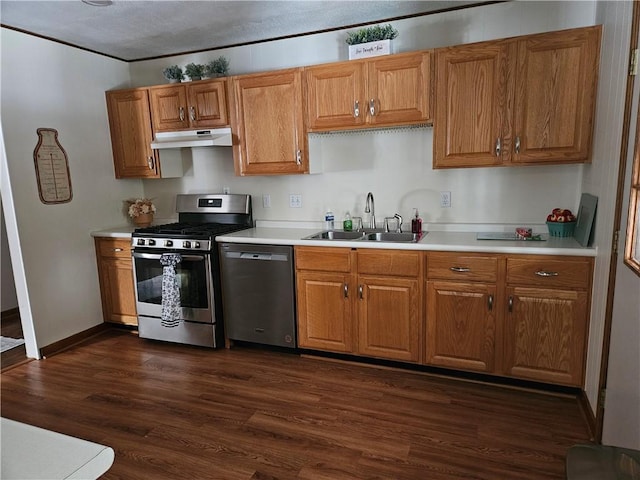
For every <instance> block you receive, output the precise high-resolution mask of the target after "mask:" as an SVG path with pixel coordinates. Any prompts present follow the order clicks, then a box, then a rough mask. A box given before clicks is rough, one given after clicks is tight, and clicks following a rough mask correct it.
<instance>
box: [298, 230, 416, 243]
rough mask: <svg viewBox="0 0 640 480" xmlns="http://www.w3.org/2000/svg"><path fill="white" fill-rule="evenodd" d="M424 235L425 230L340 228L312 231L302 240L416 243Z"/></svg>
mask: <svg viewBox="0 0 640 480" xmlns="http://www.w3.org/2000/svg"><path fill="white" fill-rule="evenodd" d="M424 235H426V232H422V233H421V234H418V233H409V232H406V233H405V232H401V233H399V232H380V231H366V230H365V231H362V232H345V231H342V230H326V231H323V232H318V233H314V234H313V235H309V236H308V237H304V238H303V240H342V241H345V240H347V241H350V240H355V241H358V242H405V243H416V242H418V241H420V239H421V238H422V237H423V236H424Z"/></svg>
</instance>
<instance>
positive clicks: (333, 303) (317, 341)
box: [296, 271, 353, 353]
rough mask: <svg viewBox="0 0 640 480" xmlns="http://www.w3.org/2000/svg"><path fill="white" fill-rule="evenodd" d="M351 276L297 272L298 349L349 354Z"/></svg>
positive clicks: (350, 336) (350, 349) (350, 341)
mask: <svg viewBox="0 0 640 480" xmlns="http://www.w3.org/2000/svg"><path fill="white" fill-rule="evenodd" d="M350 280H351V276H350V275H348V274H346V275H345V274H340V273H326V272H306V271H298V272H297V275H296V290H297V294H298V296H297V308H298V345H299V346H300V347H302V348H317V349H320V350H328V351H333V352H345V353H349V352H352V351H353V339H352V308H353V304H352V302H351V300H350V297H349V289H350V288H352V286H353V282H351V281H350Z"/></svg>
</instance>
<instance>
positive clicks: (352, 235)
mask: <svg viewBox="0 0 640 480" xmlns="http://www.w3.org/2000/svg"><path fill="white" fill-rule="evenodd" d="M363 236H364V233H363V232H343V231H341V230H328V231H326V232H319V233H314V234H313V235H309V236H308V237H304V239H303V240H357V239H360V238H362V237H363Z"/></svg>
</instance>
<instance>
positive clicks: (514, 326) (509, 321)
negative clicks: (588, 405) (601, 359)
mask: <svg viewBox="0 0 640 480" xmlns="http://www.w3.org/2000/svg"><path fill="white" fill-rule="evenodd" d="M507 296H508V298H507V304H508V306H507V312H506V313H505V342H504V350H505V356H504V362H505V363H504V366H505V374H507V375H510V376H513V377H518V378H525V379H529V380H539V381H542V382H549V383H558V384H563V385H572V386H582V384H583V377H584V361H585V341H586V335H587V308H588V303H587V300H588V295H587V293H586V292H584V291H574V290H558V289H553V290H551V289H542V288H525V287H509V288H507Z"/></svg>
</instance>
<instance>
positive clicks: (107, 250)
mask: <svg viewBox="0 0 640 480" xmlns="http://www.w3.org/2000/svg"><path fill="white" fill-rule="evenodd" d="M96 249H97V251H98V255H99V256H101V257H112V258H126V259H131V240H130V239H128V238H126V239H125V238H96Z"/></svg>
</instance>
